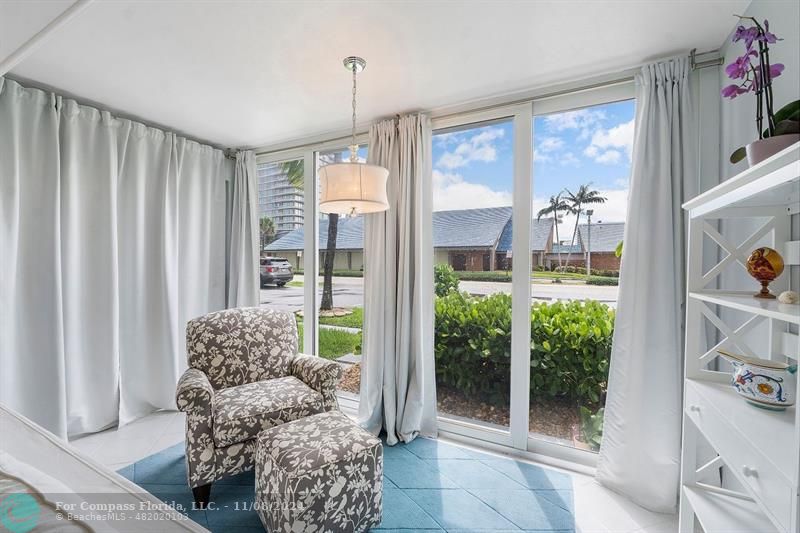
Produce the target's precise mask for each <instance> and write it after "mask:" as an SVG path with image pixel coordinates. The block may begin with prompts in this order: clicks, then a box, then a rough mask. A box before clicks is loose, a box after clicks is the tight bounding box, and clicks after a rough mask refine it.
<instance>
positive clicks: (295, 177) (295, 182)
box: [281, 159, 305, 190]
mask: <svg viewBox="0 0 800 533" xmlns="http://www.w3.org/2000/svg"><path fill="white" fill-rule="evenodd" d="M281 170H282V171H283V173H284V174H286V179H287V180H289V185H292V186H293V187H294V188H295V189H300V190H302V189H303V185H304V183H305V173H304V170H303V160H302V159H293V160H292V161H286V162H284V163H281Z"/></svg>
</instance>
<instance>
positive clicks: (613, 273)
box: [592, 268, 619, 278]
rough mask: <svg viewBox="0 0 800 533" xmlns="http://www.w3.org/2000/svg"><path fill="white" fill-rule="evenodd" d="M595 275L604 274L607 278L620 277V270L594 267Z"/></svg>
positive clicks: (593, 272) (593, 273)
mask: <svg viewBox="0 0 800 533" xmlns="http://www.w3.org/2000/svg"><path fill="white" fill-rule="evenodd" d="M592 275H593V276H604V277H606V278H618V277H619V270H596V269H594V268H593V269H592Z"/></svg>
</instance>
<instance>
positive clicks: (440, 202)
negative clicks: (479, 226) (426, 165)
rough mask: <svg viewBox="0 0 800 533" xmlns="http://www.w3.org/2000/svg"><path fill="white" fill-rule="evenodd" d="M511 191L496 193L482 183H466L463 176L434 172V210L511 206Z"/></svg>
mask: <svg viewBox="0 0 800 533" xmlns="http://www.w3.org/2000/svg"><path fill="white" fill-rule="evenodd" d="M511 203H512V196H511V193H510V192H509V191H495V190H492V189H490V188H489V187H487V186H486V185H482V184H480V183H469V182H466V181H464V178H463V177H462V176H461V174H457V173H451V172H441V171H439V170H434V171H433V210H434V211H444V210H448V209H476V208H479V207H501V206H506V205H511Z"/></svg>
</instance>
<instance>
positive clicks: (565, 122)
mask: <svg viewBox="0 0 800 533" xmlns="http://www.w3.org/2000/svg"><path fill="white" fill-rule="evenodd" d="M605 116H606V114H605V112H604V111H602V110H600V109H576V110H574V111H565V112H563V113H556V114H553V115H547V116H546V117H545V118H544V121H545V124H546V125H547V128H548V130H550V131H564V130H574V129H578V130H581V132H580V134H579V136H578V138H579V139H581V140H584V139H588V138H589V135H591V129H592V128H593V127H595V126H596V125H597V124H598V123H599V122H600V121H601V120H603V119H604V118H605Z"/></svg>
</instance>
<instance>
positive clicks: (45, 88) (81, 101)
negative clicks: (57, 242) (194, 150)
mask: <svg viewBox="0 0 800 533" xmlns="http://www.w3.org/2000/svg"><path fill="white" fill-rule="evenodd" d="M0 77H2V78H5V79H7V80H11V81H14V82H16V83H19V84H20V85H21V86H22V87H24V88H26V89H36V90H38V91H42V92H45V93H52V94H54V95H56V96H59V97H61V98H64V99H67V100H74V101H75V102H77V104H78V105H80V106H84V107H90V108H92V109H96V110H97V111H107V112H108V113H111V115H112V116H113V117H114V118H116V119H121V120H130V121H131V122H135V123H137V124H141V125H143V126H145V127H147V128H153V129H156V130H160V131H163V132H164V133H172V134H173V135H176V136H178V137H182V138H184V139H186V140H187V141H192V142H196V143H197V144H202V145H203V146H209V147H211V148H213V149H215V150H219V151H221V152H223V154H224V155H225V156H226V157H228V156H230V155H232V156H233V157H231V159H235V157H236V152H239V151H240V149H238V148H230V147H227V146H222V145H221V144H217V143H213V142H211V141H208V140H204V139H200V138H198V137H193V136H192V135H189V134H187V133H185V132H183V131H180V130H178V129H176V128H171V127H169V126H165V125H163V124H158V123H156V122H150V121H148V120H144V119H142V118H140V117H137V116H136V115H130V114H128V113H125V112H123V111H120V110H118V109H114V108H113V107H110V106H107V105H105V104H102V103H99V102H95V101H93V100H89V99H86V98H82V97H80V96H75V95H74V94H72V93H70V92H68V91H64V90H62V89H58V88H56V87H53V86H51V85H47V84H45V83H39V82H37V81H34V80H31V79H28V78H23V77H20V76H16V75H11V76H9V75H5V76H0Z"/></svg>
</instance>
